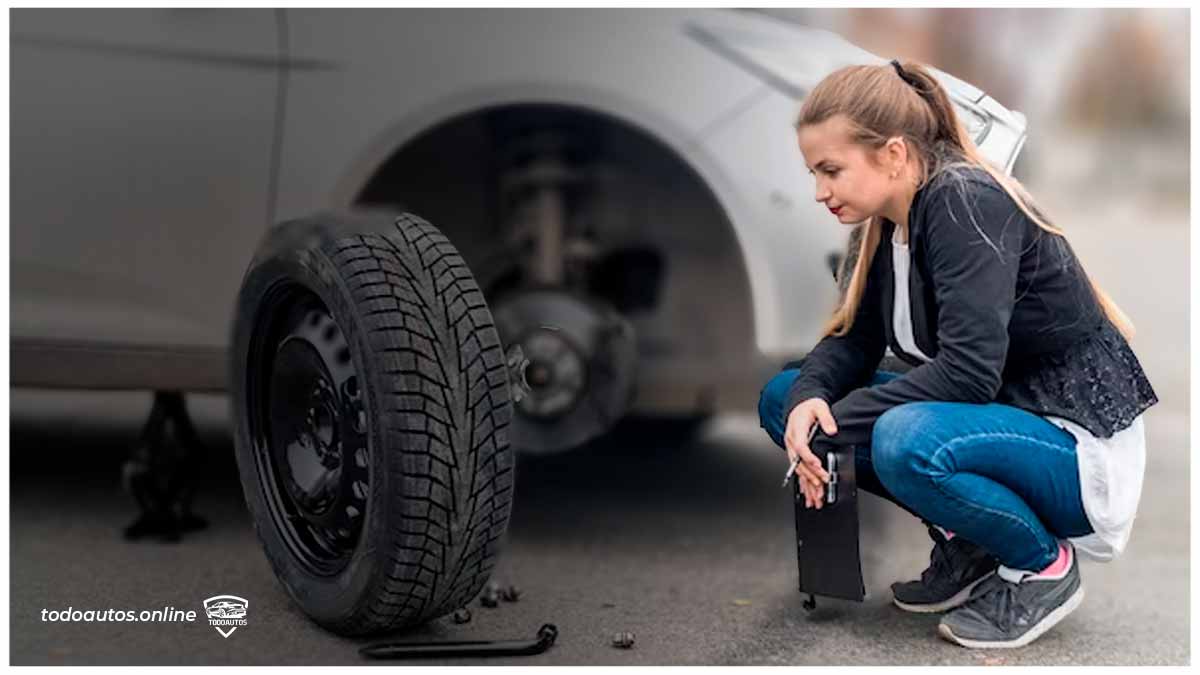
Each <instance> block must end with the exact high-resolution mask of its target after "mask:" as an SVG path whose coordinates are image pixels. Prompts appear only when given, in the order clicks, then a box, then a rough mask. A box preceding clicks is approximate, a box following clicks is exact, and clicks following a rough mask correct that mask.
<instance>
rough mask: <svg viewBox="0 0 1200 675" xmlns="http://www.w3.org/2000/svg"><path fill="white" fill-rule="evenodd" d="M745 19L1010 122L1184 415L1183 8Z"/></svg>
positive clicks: (1041, 192)
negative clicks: (914, 68) (807, 36)
mask: <svg viewBox="0 0 1200 675" xmlns="http://www.w3.org/2000/svg"><path fill="white" fill-rule="evenodd" d="M756 11H762V12H764V13H767V14H770V15H772V16H777V17H779V18H783V19H787V20H789V21H796V22H799V23H803V24H806V25H811V26H820V27H823V28H828V29H829V30H833V31H835V32H837V33H840V34H842V35H844V36H846V37H847V38H848V39H849V40H850V41H852V42H854V43H856V44H858V45H860V46H862V47H863V48H864V49H867V50H868V51H871V52H873V53H875V54H879V55H881V56H885V57H888V58H891V57H900V58H910V59H915V60H917V61H922V62H925V63H929V64H932V65H935V66H937V67H939V68H941V69H943V70H945V71H947V72H949V73H951V74H953V75H955V76H956V77H959V78H962V79H964V80H966V81H968V82H971V83H973V84H975V85H976V86H978V87H980V88H981V89H983V90H984V91H987V92H988V94H989V95H991V96H992V97H993V98H995V99H996V100H997V101H999V102H1001V103H1002V104H1004V105H1005V106H1007V107H1008V108H1010V109H1014V110H1019V111H1021V112H1022V113H1024V114H1025V116H1026V118H1027V119H1028V121H1029V127H1028V128H1029V138H1028V141H1027V142H1026V145H1025V149H1024V150H1023V151H1022V153H1021V157H1020V158H1019V159H1018V160H1017V165H1016V167H1015V169H1014V172H1013V173H1014V175H1015V176H1016V177H1017V178H1018V179H1020V180H1021V181H1022V182H1023V183H1024V184H1025V186H1026V187H1027V188H1029V190H1030V193H1031V194H1032V195H1033V196H1034V198H1035V199H1037V200H1038V201H1039V203H1040V204H1041V205H1042V206H1044V207H1045V209H1046V211H1047V213H1048V215H1049V216H1050V217H1051V218H1052V219H1053V220H1054V222H1055V224H1056V225H1058V226H1060V227H1062V228H1063V229H1064V230H1065V231H1066V232H1067V233H1068V234H1069V235H1070V239H1071V242H1072V244H1073V245H1074V246H1075V247H1076V250H1077V253H1078V254H1079V256H1080V258H1081V260H1082V261H1083V263H1084V265H1085V266H1086V267H1087V268H1088V270H1089V272H1090V273H1091V274H1093V275H1094V276H1095V277H1096V278H1097V279H1098V280H1100V282H1101V285H1102V286H1103V287H1104V288H1105V289H1106V290H1107V291H1108V292H1109V293H1110V295H1112V296H1113V298H1114V299H1115V300H1116V301H1117V303H1118V304H1120V305H1121V307H1122V309H1124V310H1125V312H1126V314H1128V315H1129V316H1130V318H1132V319H1133V321H1134V324H1135V325H1136V326H1137V327H1138V329H1139V338H1138V339H1137V340H1136V341H1135V342H1134V343H1133V345H1134V347H1135V349H1136V351H1137V353H1138V357H1139V358H1140V359H1141V360H1142V363H1143V365H1144V366H1146V370H1147V373H1148V374H1149V375H1150V378H1151V381H1152V382H1153V383H1154V384H1155V386H1156V387H1158V388H1159V391H1160V393H1162V391H1163V390H1164V389H1165V390H1166V391H1167V392H1169V395H1170V397H1171V398H1172V399H1175V402H1176V403H1178V404H1179V406H1180V408H1181V409H1183V410H1186V409H1187V405H1188V403H1187V401H1188V399H1187V397H1188V378H1189V372H1190V370H1189V368H1188V364H1189V354H1188V344H1189V343H1188V316H1189V306H1190V305H1189V295H1190V291H1189V284H1188V272H1187V271H1188V261H1187V256H1188V251H1189V248H1188V241H1189V239H1188V238H1189V220H1188V218H1189V206H1190V201H1189V194H1188V193H1189V188H1190V180H1191V175H1190V161H1191V160H1190V154H1189V148H1190V127H1189V124H1190V107H1189V106H1190V98H1189V97H1190V92H1191V89H1190V72H1189V69H1190V66H1189V59H1188V43H1189V38H1190V36H1189V30H1190V25H1189V15H1188V12H1187V11H1186V10H1176V9H1003V8H986V9H970V8H942V9H901V8H894V9H887V8H884V9H847V10H840V9H839V10H834V9H794V10H793V9H767V10H756ZM1176 397H1178V398H1176Z"/></svg>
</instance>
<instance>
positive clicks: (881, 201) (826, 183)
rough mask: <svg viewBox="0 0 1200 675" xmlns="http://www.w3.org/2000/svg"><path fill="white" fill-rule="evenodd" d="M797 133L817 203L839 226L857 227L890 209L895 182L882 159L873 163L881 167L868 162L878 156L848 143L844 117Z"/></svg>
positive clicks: (840, 116) (846, 123)
mask: <svg viewBox="0 0 1200 675" xmlns="http://www.w3.org/2000/svg"><path fill="white" fill-rule="evenodd" d="M798 133H799V140H800V152H801V153H802V154H803V155H804V164H805V165H806V166H807V167H808V172H809V173H810V174H813V176H814V177H815V178H816V184H817V185H816V187H817V192H816V199H817V201H818V202H821V203H822V204H824V205H825V206H826V207H827V208H829V209H830V211H831V212H833V214H834V215H835V216H836V217H837V219H838V222H840V223H843V224H845V225H856V224H858V223H861V222H863V221H864V220H866V219H868V218H870V217H872V216H877V215H882V214H883V213H884V212H885V211H886V210H888V209H889V206H890V204H891V203H892V202H894V201H895V199H896V194H895V193H896V192H897V187H898V186H897V182H898V181H896V180H893V179H891V178H890V174H889V169H888V168H887V166H886V164H884V163H882V160H881V159H877V160H876V161H878V162H881V163H880V164H873V163H872V162H871V161H870V158H869V157H870V154H875V156H877V157H878V156H879V154H880V153H875V151H872V150H869V149H867V148H864V147H863V146H861V145H858V144H855V143H853V142H852V141H851V140H850V133H849V124H848V122H847V121H846V118H845V117H844V116H842V115H835V116H833V117H831V118H829V119H827V120H825V121H824V122H821V123H820V124H812V125H807V126H804V127H801V129H800V130H799V132H798ZM885 147H886V146H885ZM881 150H882V149H881ZM884 154H886V153H884Z"/></svg>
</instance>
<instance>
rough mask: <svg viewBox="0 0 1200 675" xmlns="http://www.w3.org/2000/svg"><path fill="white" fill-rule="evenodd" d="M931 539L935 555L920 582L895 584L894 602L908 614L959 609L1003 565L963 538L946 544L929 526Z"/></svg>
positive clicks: (939, 532)
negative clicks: (977, 587) (976, 588)
mask: <svg viewBox="0 0 1200 675" xmlns="http://www.w3.org/2000/svg"><path fill="white" fill-rule="evenodd" d="M929 536H930V537H931V538H933V552H932V553H930V554H929V568H928V569H926V570H925V571H924V572H921V578H920V580H918V581H905V582H896V583H894V584H892V602H894V603H895V604H896V606H897V607H899V608H900V609H903V610H905V611H907V612H917V613H920V614H930V613H933V612H944V611H946V610H948V609H953V608H954V607H958V606H959V605H961V604H963V603H964V602H966V601H967V599H968V598H970V597H971V593H972V591H974V590H975V587H976V586H978V585H979V584H980V583H981V582H982V581H983V580H984V579H986V578H988V577H989V576H991V575H992V574H993V573H994V572H995V571H996V568H997V567H998V566H999V564H1000V562H999V561H998V560H996V558H995V557H994V556H992V555H991V554H989V553H988V552H987V551H985V550H983V549H982V548H980V547H979V546H976V545H975V544H972V543H971V542H969V541H967V540H966V539H963V538H962V537H951V538H950V539H949V540H947V539H946V536H945V535H943V534H942V532H941V530H939V529H938V528H936V527H934V526H933V525H929Z"/></svg>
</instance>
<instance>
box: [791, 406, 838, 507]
mask: <svg viewBox="0 0 1200 675" xmlns="http://www.w3.org/2000/svg"><path fill="white" fill-rule="evenodd" d="M817 422H820V424H821V430H822V431H824V432H825V434H826V435H828V436H833V435H834V434H836V433H837V423H836V422H835V421H834V419H833V412H831V411H830V410H829V404H828V403H826V402H825V399H822V398H810V399H808V400H807V401H804V402H802V403H800V404H799V405H797V406H796V407H795V408H792V411H791V412H790V413H788V418H787V428H786V429H785V430H784V433H783V440H784V444H785V445H786V447H787V453H788V462H789V463H791V462H794V461H795V460H796V458H797V457H799V458H800V463H799V464H797V465H796V476H797V480H799V481H800V489H801V490H802V491H803V492H804V506H805V507H810V506H815V507H816V508H818V509H819V508H821V506H822V505H823V504H824V503H825V483H827V482H828V481H829V472H828V471H826V470H825V467H823V466H821V460H819V459H817V456H816V455H814V454H813V452H812V449H810V448H809V447H808V434H809V431H811V430H812V428H813V425H814V424H816V423H817Z"/></svg>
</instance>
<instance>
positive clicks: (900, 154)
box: [883, 136, 908, 171]
mask: <svg viewBox="0 0 1200 675" xmlns="http://www.w3.org/2000/svg"><path fill="white" fill-rule="evenodd" d="M883 147H884V149H885V150H886V151H887V152H886V154H885V159H886V160H887V166H888V168H889V169H891V170H892V171H900V170H902V169H903V168H904V165H905V164H907V163H908V144H907V143H905V142H904V138H903V137H901V136H892V137H891V138H889V139H887V142H886V143H885V144H884V146H883Z"/></svg>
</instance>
